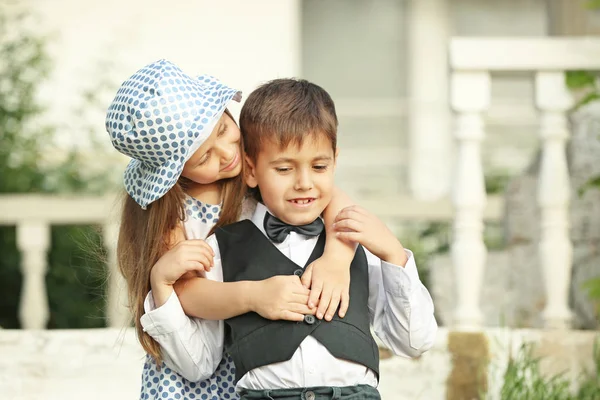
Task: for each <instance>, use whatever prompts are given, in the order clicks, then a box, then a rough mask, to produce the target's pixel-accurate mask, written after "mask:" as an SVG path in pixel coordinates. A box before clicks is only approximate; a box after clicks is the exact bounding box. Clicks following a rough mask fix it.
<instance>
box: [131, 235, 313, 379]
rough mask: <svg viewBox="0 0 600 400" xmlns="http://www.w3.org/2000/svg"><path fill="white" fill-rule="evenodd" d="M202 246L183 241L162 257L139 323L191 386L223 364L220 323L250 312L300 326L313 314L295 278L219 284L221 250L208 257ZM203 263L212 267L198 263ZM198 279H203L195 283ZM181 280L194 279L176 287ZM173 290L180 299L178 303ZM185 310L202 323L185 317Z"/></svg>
mask: <svg viewBox="0 0 600 400" xmlns="http://www.w3.org/2000/svg"><path fill="white" fill-rule="evenodd" d="M175 237H177V235H176V236H175ZM200 242H202V243H200ZM215 244H216V242H215ZM205 246H207V245H206V243H205V242H204V241H198V240H181V241H179V242H177V243H176V244H175V246H172V247H171V249H170V250H169V251H167V252H166V253H165V254H164V255H163V256H162V257H161V259H160V260H159V261H158V262H157V263H156V264H155V265H154V267H153V270H152V285H151V286H152V292H151V293H149V295H148V297H147V298H146V301H145V304H144V308H145V312H146V313H145V314H144V315H143V316H142V317H141V324H142V326H143V327H144V330H145V331H146V332H147V333H148V334H149V335H150V336H151V337H152V338H153V339H154V340H156V341H157V342H158V343H159V344H160V346H161V352H162V356H163V358H164V360H165V363H166V364H167V365H168V366H169V367H171V368H172V369H173V370H175V371H177V372H178V373H180V374H181V375H182V376H183V377H185V378H186V379H188V380H189V381H191V382H196V381H199V380H204V379H207V378H208V377H210V376H211V375H212V373H213V372H214V371H215V369H216V368H217V366H218V365H219V362H220V361H221V357H222V354H223V336H224V327H223V321H222V320H221V319H224V318H229V317H232V316H235V315H239V314H244V313H246V312H249V311H255V312H257V313H259V314H260V315H262V316H263V317H265V318H269V319H287V320H292V321H302V320H303V318H304V315H305V314H314V311H312V310H310V309H309V308H308V306H307V305H306V303H307V302H308V295H309V290H308V289H306V288H305V287H303V286H302V284H301V283H300V279H299V278H298V277H297V276H295V275H292V276H278V277H273V278H270V279H267V280H264V281H259V282H235V283H223V282H219V280H221V279H222V276H223V275H222V270H221V264H220V257H219V254H218V251H219V248H218V246H216V245H215V246H214V249H215V251H214V252H213V248H211V247H210V246H207V247H208V249H210V252H209V253H210V257H208V255H209V253H207V252H208V250H207V247H205ZM199 249H200V250H199ZM215 253H216V254H215ZM212 255H215V257H214V262H213V259H212ZM203 258H210V261H207V260H203V261H199V260H202V259H203ZM200 264H201V265H202V267H200V266H199V265H200ZM197 274H203V275H205V276H206V278H197V277H195V276H196V275H197ZM182 275H185V276H190V275H191V276H194V277H192V278H189V277H187V278H182V279H181V280H180V281H179V282H174V281H176V280H177V278H178V277H180V276H182ZM211 279H212V280H211ZM174 290H176V291H177V292H179V294H180V295H181V302H180V299H179V298H178V296H177V294H176V293H174ZM192 291H193V292H192ZM182 303H183V306H182ZM184 309H185V311H187V312H188V313H189V314H190V315H194V316H197V317H200V318H203V319H199V318H191V317H189V316H188V315H186V314H185V312H184Z"/></svg>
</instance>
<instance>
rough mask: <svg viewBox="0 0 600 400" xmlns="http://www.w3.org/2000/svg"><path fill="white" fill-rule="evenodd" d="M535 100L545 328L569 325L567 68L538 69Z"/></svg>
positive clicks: (570, 101)
mask: <svg viewBox="0 0 600 400" xmlns="http://www.w3.org/2000/svg"><path fill="white" fill-rule="evenodd" d="M535 81H536V105H537V107H538V108H539V109H540V111H541V117H540V138H541V140H542V159H541V163H540V172H539V174H540V175H539V178H538V196H537V197H538V198H537V200H538V205H539V207H540V216H541V221H540V243H539V249H538V250H539V262H540V266H541V268H540V270H541V271H542V273H543V279H544V286H545V291H546V307H545V308H544V311H543V314H542V315H543V319H544V325H545V327H547V328H559V329H560V328H563V329H566V328H569V327H570V324H571V318H572V313H571V311H570V309H569V290H570V287H571V269H572V261H573V246H572V244H571V240H570V238H569V214H568V213H569V197H570V190H571V189H570V184H569V170H568V167H567V156H566V140H567V138H568V136H569V129H568V123H567V116H566V113H567V111H568V110H569V109H570V108H571V107H572V106H573V97H572V96H571V93H570V92H569V89H568V88H567V87H566V84H565V77H564V72H562V71H558V72H538V73H536V76H535Z"/></svg>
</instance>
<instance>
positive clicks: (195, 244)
mask: <svg viewBox="0 0 600 400" xmlns="http://www.w3.org/2000/svg"><path fill="white" fill-rule="evenodd" d="M181 243H184V244H186V245H188V246H193V247H199V248H201V249H206V250H208V251H209V252H210V254H211V255H212V256H213V257H214V256H215V252H214V250H213V249H212V247H210V245H209V244H208V243H206V241H204V240H202V239H189V240H185V241H183V242H181Z"/></svg>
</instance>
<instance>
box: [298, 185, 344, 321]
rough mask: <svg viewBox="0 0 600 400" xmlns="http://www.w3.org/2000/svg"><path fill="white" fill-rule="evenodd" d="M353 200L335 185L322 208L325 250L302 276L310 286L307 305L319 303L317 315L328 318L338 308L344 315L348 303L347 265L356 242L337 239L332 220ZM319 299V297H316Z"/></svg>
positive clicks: (306, 284) (340, 313) (342, 315)
mask: <svg viewBox="0 0 600 400" xmlns="http://www.w3.org/2000/svg"><path fill="white" fill-rule="evenodd" d="M352 204H353V202H352V200H351V199H350V197H349V196H348V195H346V194H345V193H344V192H343V191H341V190H340V189H338V188H337V187H335V188H334V192H333V197H332V199H331V202H330V203H329V205H328V206H327V208H326V209H325V211H323V220H324V221H325V232H326V235H327V237H326V240H325V250H324V251H323V255H322V256H321V257H319V258H318V259H316V260H315V261H313V262H312V263H311V264H310V265H309V266H308V267H307V268H306V271H305V273H304V274H303V275H302V284H303V285H304V286H305V287H307V288H308V287H310V298H309V301H308V306H309V307H311V308H312V307H314V306H315V305H318V307H317V310H316V315H317V318H319V319H321V318H323V317H325V319H326V320H327V321H331V319H332V318H333V315H334V314H335V311H336V310H337V308H338V305H339V307H340V310H339V316H340V317H341V318H343V317H344V315H346V311H347V310H348V304H349V302H350V295H349V289H350V264H351V263H352V259H353V258H354V253H355V252H356V244H355V243H351V242H345V241H343V240H340V239H338V238H337V237H336V235H335V229H334V228H333V223H334V221H335V218H336V216H337V215H338V213H339V212H340V211H341V210H342V209H344V208H345V207H348V206H351V205H352ZM319 298H320V300H319Z"/></svg>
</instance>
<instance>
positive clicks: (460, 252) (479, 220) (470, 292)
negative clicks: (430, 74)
mask: <svg viewBox="0 0 600 400" xmlns="http://www.w3.org/2000/svg"><path fill="white" fill-rule="evenodd" d="M490 90H491V89H490V75H489V73H487V72H479V71H478V72H454V73H453V74H452V77H451V105H452V108H453V109H454V110H455V111H456V113H457V115H456V127H455V131H454V132H455V137H456V139H457V142H458V143H457V159H456V163H457V164H456V171H455V174H456V175H455V177H454V187H453V189H452V190H453V193H452V203H453V205H454V209H455V216H454V226H453V241H452V263H453V266H454V275H455V276H454V279H455V282H456V299H457V300H456V309H455V312H454V321H453V324H454V325H455V326H456V327H457V328H460V329H477V328H479V327H481V324H482V314H481V310H480V308H479V296H480V293H481V285H482V280H483V273H484V268H485V261H486V256H487V249H486V247H485V244H484V242H483V211H484V208H485V203H486V193H485V184H484V177H483V165H482V161H481V151H480V148H481V141H482V140H483V138H484V135H485V132H484V128H483V125H484V124H483V118H482V115H481V114H482V113H483V112H484V111H485V110H486V109H487V108H488V107H489V102H490Z"/></svg>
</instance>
